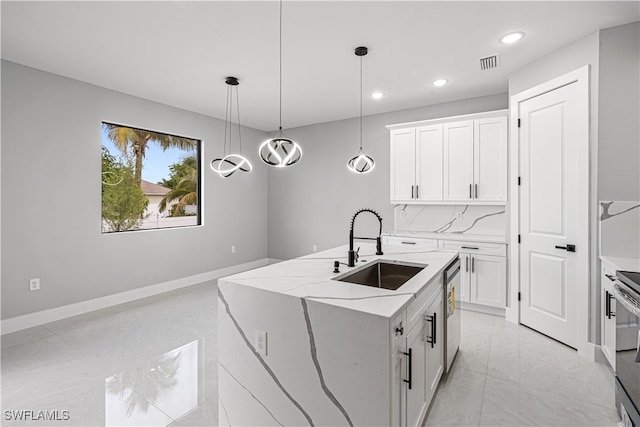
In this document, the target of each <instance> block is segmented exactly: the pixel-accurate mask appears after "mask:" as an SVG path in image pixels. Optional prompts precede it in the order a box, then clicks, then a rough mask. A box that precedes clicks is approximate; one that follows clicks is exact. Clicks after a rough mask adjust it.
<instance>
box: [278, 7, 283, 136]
mask: <svg viewBox="0 0 640 427" xmlns="http://www.w3.org/2000/svg"><path fill="white" fill-rule="evenodd" d="M279 56H280V69H279V70H278V72H279V74H280V119H279V126H278V129H279V132H280V135H281V136H282V0H280V52H279Z"/></svg>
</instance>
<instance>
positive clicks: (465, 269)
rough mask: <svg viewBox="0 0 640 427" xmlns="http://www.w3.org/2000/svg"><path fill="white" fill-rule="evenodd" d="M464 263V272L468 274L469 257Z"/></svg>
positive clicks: (465, 258)
mask: <svg viewBox="0 0 640 427" xmlns="http://www.w3.org/2000/svg"><path fill="white" fill-rule="evenodd" d="M464 261H465V268H464V271H465V272H467V273H468V272H469V257H468V256H466V257H464Z"/></svg>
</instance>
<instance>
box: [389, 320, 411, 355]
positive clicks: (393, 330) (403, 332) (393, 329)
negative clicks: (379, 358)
mask: <svg viewBox="0 0 640 427" xmlns="http://www.w3.org/2000/svg"><path fill="white" fill-rule="evenodd" d="M408 333H409V328H408V327H407V321H406V320H405V310H400V313H398V314H396V315H395V316H394V317H392V318H391V323H390V324H389V336H390V337H391V351H392V352H393V351H395V349H397V348H398V346H399V345H400V344H401V343H403V342H404V339H405V337H406V336H407V334H408Z"/></svg>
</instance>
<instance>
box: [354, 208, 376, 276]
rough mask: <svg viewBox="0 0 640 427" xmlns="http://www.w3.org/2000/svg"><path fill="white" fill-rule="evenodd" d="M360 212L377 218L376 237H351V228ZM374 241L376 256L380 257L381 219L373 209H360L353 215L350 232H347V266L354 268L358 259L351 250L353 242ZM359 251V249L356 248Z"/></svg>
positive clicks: (356, 253)
mask: <svg viewBox="0 0 640 427" xmlns="http://www.w3.org/2000/svg"><path fill="white" fill-rule="evenodd" d="M362 212H371V213H372V214H374V215H375V216H376V218H378V221H379V222H380V231H379V232H378V237H353V226H354V224H355V222H356V217H357V216H358V215H360V214H361V213H362ZM354 239H359V240H375V241H376V255H382V217H381V216H380V215H379V214H378V212H376V211H374V210H373V209H368V208H364V209H360V210H359V211H358V212H356V213H355V214H353V218H351V230H349V263H348V264H347V265H348V266H349V267H355V265H356V261H357V259H358V252H356V251H354V250H353V240H354ZM358 250H360V248H358Z"/></svg>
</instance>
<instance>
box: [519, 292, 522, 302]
mask: <svg viewBox="0 0 640 427" xmlns="http://www.w3.org/2000/svg"><path fill="white" fill-rule="evenodd" d="M521 300H522V295H520V292H518V301H521Z"/></svg>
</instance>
